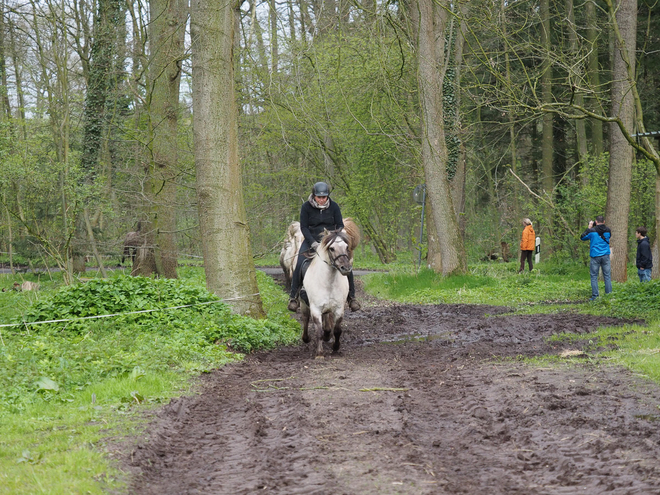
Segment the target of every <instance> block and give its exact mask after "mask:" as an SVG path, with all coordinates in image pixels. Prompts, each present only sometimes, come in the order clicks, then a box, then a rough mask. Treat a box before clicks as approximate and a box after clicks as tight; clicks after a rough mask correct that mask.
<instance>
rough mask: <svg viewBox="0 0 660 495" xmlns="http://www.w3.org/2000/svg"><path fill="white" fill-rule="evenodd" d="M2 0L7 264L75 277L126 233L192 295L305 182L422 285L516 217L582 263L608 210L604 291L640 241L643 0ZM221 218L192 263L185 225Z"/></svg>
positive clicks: (260, 234)
mask: <svg viewBox="0 0 660 495" xmlns="http://www.w3.org/2000/svg"><path fill="white" fill-rule="evenodd" d="M0 6H1V9H2V15H1V16H0V22H1V24H0V76H1V81H0V82H1V84H2V93H1V98H0V104H1V109H0V110H1V111H0V119H1V121H0V159H1V160H2V174H1V176H0V199H1V200H2V210H3V211H2V216H3V220H2V223H1V229H0V251H2V253H3V256H4V258H3V259H7V261H9V264H10V265H11V267H12V269H14V267H15V265H17V264H32V265H33V266H37V265H51V266H52V265H58V266H59V267H60V268H61V269H62V271H63V272H64V273H65V274H66V275H65V280H67V281H68V282H73V281H75V280H76V277H77V276H78V275H79V274H80V273H82V272H83V271H84V265H85V261H86V260H89V259H90V258H94V259H95V260H94V263H95V264H98V265H100V267H101V271H103V265H104V263H107V262H108V261H107V260H109V259H116V258H117V256H118V255H120V254H121V252H122V247H123V242H124V238H125V236H126V233H127V232H129V231H139V234H140V237H139V239H140V243H139V246H138V247H139V250H138V261H137V262H136V265H135V266H134V270H133V271H134V273H135V274H144V275H147V274H152V273H156V274H159V275H161V276H164V277H168V278H174V277H176V276H177V260H179V261H181V260H185V259H186V258H188V259H197V258H200V257H203V258H204V262H205V265H207V285H209V286H210V288H211V289H213V290H214V291H215V292H216V293H218V295H220V296H221V297H222V296H228V295H235V288H234V287H229V285H231V284H229V282H227V281H226V279H230V278H231V277H232V276H233V275H235V274H236V272H237V271H239V272H243V271H245V272H251V271H253V264H252V263H253V261H252V258H253V257H254V258H260V257H264V256H268V255H269V254H272V253H277V252H279V247H280V244H281V242H282V240H283V236H284V233H285V231H286V227H287V225H288V224H289V223H290V222H291V221H292V220H295V219H297V216H298V213H299V210H300V204H301V202H302V201H304V200H306V199H307V197H308V195H309V192H310V188H311V184H313V183H314V182H316V181H318V180H324V181H327V182H328V183H330V184H331V186H332V188H333V191H332V198H333V199H334V200H336V201H337V202H338V203H339V204H340V205H341V206H342V211H343V213H344V216H351V217H354V218H355V219H356V220H357V222H358V224H359V225H360V226H361V228H362V230H363V231H364V234H365V241H366V242H365V243H364V248H363V249H364V250H365V251H363V253H364V254H367V253H372V254H374V255H376V256H378V258H379V260H380V261H381V262H383V263H390V262H392V261H393V260H395V259H396V258H397V256H409V257H410V260H411V265H413V264H414V263H415V262H416V257H417V255H416V253H417V250H418V249H422V250H423V252H424V259H425V260H426V261H425V262H426V264H427V265H428V266H429V267H431V268H433V269H434V270H435V271H437V272H439V273H443V274H453V273H461V272H465V270H466V267H467V263H468V262H469V261H476V260H478V259H481V258H484V257H488V258H490V257H493V255H498V256H500V257H502V256H503V257H505V258H506V257H507V255H509V256H511V257H513V258H515V257H516V256H517V254H518V243H519V238H520V233H521V230H522V225H521V219H522V218H524V217H529V218H531V219H532V221H533V222H534V227H535V230H536V233H537V235H539V236H540V237H541V239H542V243H543V244H542V246H543V248H542V253H543V259H546V260H547V259H552V260H554V261H557V262H571V261H578V262H583V263H586V261H587V260H588V251H587V249H586V246H583V245H581V243H580V240H579V237H580V233H581V232H582V231H583V230H584V229H585V228H586V225H587V222H588V221H589V220H590V219H592V218H593V217H594V216H596V215H598V214H605V215H606V224H607V225H609V226H610V227H612V230H613V251H614V255H613V274H614V278H615V280H619V281H625V279H626V278H627V264H628V262H629V261H630V260H631V259H632V258H633V257H634V248H635V242H634V241H635V239H634V230H635V228H636V227H637V226H639V225H645V226H647V227H648V228H649V236H650V238H651V239H652V241H655V239H656V237H657V236H656V232H657V228H658V227H657V218H658V215H657V211H658V210H659V209H660V180H659V179H658V177H660V159H659V158H658V153H657V151H656V150H655V148H656V147H657V140H656V138H654V137H653V136H652V133H653V131H656V130H657V131H660V122H659V120H660V115H659V109H658V102H657V98H656V94H655V93H656V88H657V87H658V79H659V78H660V64H658V60H659V58H660V26H659V25H658V22H659V14H660V6H659V5H658V4H657V3H656V2H652V1H646V0H644V1H639V2H637V1H629V0H621V1H620V2H614V3H613V2H612V1H611V0H605V1H586V2H574V1H573V0H562V1H551V0H540V1H522V0H521V1H507V0H502V1H482V0H472V1H470V2H467V1H466V2H448V1H446V0H443V1H436V2H433V1H430V0H416V1H412V2H400V1H386V2H381V1H376V0H364V1H362V2H357V1H351V2H348V1H327V0H326V1H316V0H312V1H311V2H307V1H304V0H282V1H279V2H276V1H275V0H266V1H264V2H260V3H258V2H250V3H248V2H236V3H235V4H226V5H218V6H217V7H213V8H211V7H210V6H209V5H206V4H205V3H204V2H200V1H193V2H192V3H191V4H190V5H188V2H187V1H186V0H151V1H149V2H143V1H140V0H138V1H136V2H124V1H120V0H96V1H93V0H26V1H20V2H19V1H14V0H2V2H0ZM204 9H210V10H204ZM209 12H210V13H209ZM222 16H224V18H221V17H222ZM227 19H229V20H227ZM189 21H190V22H189ZM214 22H216V24H213V23H214ZM222 22H224V24H222ZM205 23H206V24H205ZM199 40H202V41H199ZM216 47H217V50H216V51H214V49H215V48H216ZM222 50H225V51H222ZM196 61H197V62H196ZM205 74H206V75H205ZM205 77H206V79H205ZM196 84H197V86H196ZM209 84H216V86H215V89H213V90H212V91H210V92H209V91H208V87H209V86H208V85H209ZM209 102H210V103H209ZM227 102H228V103H227ZM235 103H236V104H235ZM219 104H227V105H228V106H227V107H226V110H227V113H225V110H224V109H218V108H216V107H215V106H214V105H219ZM195 105H197V106H195ZM233 119H235V120H233ZM193 121H194V123H195V125H194V126H193ZM233 128H235V129H236V133H235V135H233V134H232V129H233ZM207 131H208V132H207ZM214 132H215V134H214ZM223 133H225V134H228V137H227V136H225V134H223ZM202 134H204V135H202ZM649 135H651V136H649ZM219 136H221V137H222V139H225V138H226V142H227V143H229V145H228V148H223V147H222V146H220V145H219V144H218V141H220V140H222V139H220V138H219ZM201 143H205V144H201ZM234 153H235V154H236V157H237V158H239V159H237V160H234V159H233V158H232V157H233V154H234ZM214 166H217V167H219V168H218V169H216V172H217V173H216V172H213V173H209V169H212V168H213V167H214ZM422 184H426V193H427V194H426V204H425V206H426V208H425V209H424V210H423V211H424V214H425V217H426V218H425V227H426V228H425V231H424V232H423V233H420V216H421V214H422V206H421V205H420V204H418V203H417V202H415V201H414V200H413V191H414V189H415V188H416V187H418V186H420V185H422ZM214 187H215V188H216V189H217V190H216V191H215V192H213V191H210V189H209V188H211V189H212V188H214ZM218 190H219V193H218V195H216V196H213V194H215V193H216V192H218ZM209 191H210V192H209ZM223 195H224V196H223ZM209 197H213V198H214V199H213V201H215V204H212V205H211V206H210V207H209V204H210V203H209V202H205V201H207V198H209ZM223 205H224V206H226V208H225V209H224V210H223V209H222V208H223ZM212 208H219V210H218V211H216V212H215V213H213V212H211V211H210V209H212ZM214 215H215V216H214ZM243 215H244V216H245V221H244V219H243ZM209 219H211V220H209ZM214 222H215V223H214ZM245 223H247V225H248V226H249V231H248V229H245V228H244V224H245ZM234 224H237V225H239V226H243V227H241V229H242V230H241V232H240V233H239V234H238V237H234V238H229V237H225V238H218V239H215V238H213V239H212V241H211V242H213V243H219V244H223V243H224V248H225V249H224V251H223V250H222V249H221V250H220V252H215V254H213V253H214V252H213V249H211V248H210V247H209V246H208V245H205V242H207V244H208V242H209V239H210V238H211V236H208V235H205V234H204V233H203V232H211V231H213V229H215V230H222V227H218V225H234ZM200 225H201V227H200ZM138 226H139V227H138ZM214 226H215V227H214ZM243 244H245V245H246V246H247V248H246V249H245V250H241V249H238V246H243ZM654 250H655V251H654V252H655V258H656V259H659V257H658V255H657V242H655V247H654ZM234 251H241V253H239V256H243V257H249V258H250V260H249V263H247V264H242V263H240V262H237V260H236V259H234V258H233V257H234V256H235V255H234V254H231V255H230V254H227V253H233V252H234ZM507 251H508V253H507ZM223 253H224V255H223ZM402 253H406V254H402ZM223 259H224V261H223ZM104 260H106V261H104ZM223 263H225V264H224V265H223ZM657 265H658V263H656V267H654V277H657V275H658V274H657ZM209 270H212V271H213V273H216V274H219V275H217V276H219V277H225V280H222V279H219V280H215V281H214V280H210V281H209V280H208V279H209V278H210V277H209V273H210V272H209ZM243 285H250V284H249V283H248V284H245V283H244V284H243ZM246 290H247V289H246ZM235 309H236V308H235ZM238 309H239V311H241V312H248V313H249V312H250V311H251V309H250V308H249V307H243V308H238ZM252 311H256V312H257V313H258V309H257V310H254V308H252Z"/></svg>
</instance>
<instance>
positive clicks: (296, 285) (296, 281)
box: [290, 239, 355, 299]
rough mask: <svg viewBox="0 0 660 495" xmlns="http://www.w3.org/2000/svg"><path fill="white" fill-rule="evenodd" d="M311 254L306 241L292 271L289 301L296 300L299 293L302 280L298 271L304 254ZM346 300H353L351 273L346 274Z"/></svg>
mask: <svg viewBox="0 0 660 495" xmlns="http://www.w3.org/2000/svg"><path fill="white" fill-rule="evenodd" d="M311 253H313V251H312V249H311V247H310V245H309V243H308V242H307V239H305V241H304V242H303V243H302V246H300V251H298V260H297V261H296V269H295V270H294V271H293V276H292V277H291V292H290V296H291V299H296V298H297V297H298V292H300V284H301V282H302V280H301V279H300V278H301V277H300V270H301V268H302V264H303V261H305V254H311ZM348 298H349V299H355V279H354V278H353V272H352V271H351V273H349V274H348Z"/></svg>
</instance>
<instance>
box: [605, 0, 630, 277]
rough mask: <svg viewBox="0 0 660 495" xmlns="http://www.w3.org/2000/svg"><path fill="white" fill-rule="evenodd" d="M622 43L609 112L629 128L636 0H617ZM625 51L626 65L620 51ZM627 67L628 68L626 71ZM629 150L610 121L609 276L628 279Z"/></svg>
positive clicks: (617, 45)
mask: <svg viewBox="0 0 660 495" xmlns="http://www.w3.org/2000/svg"><path fill="white" fill-rule="evenodd" d="M616 22H617V24H618V26H619V31H620V33H621V37H622V40H621V41H622V42H623V45H621V44H620V43H619V42H616V43H615V46H614V52H613V54H612V58H613V69H612V115H613V116H615V117H619V118H620V119H621V121H622V123H623V125H624V127H625V128H626V129H633V123H634V118H635V107H634V100H633V93H632V91H631V85H632V84H633V83H634V81H631V80H630V78H629V74H634V73H635V45H636V29H637V1H636V0H620V1H619V2H618V8H617V10H616ZM624 50H625V51H626V52H627V54H628V56H627V60H628V63H630V64H631V67H630V68H629V67H628V64H627V63H626V61H625V60H624V58H623V57H622V54H621V52H622V51H624ZM629 69H630V70H629ZM632 161H633V150H632V148H631V147H630V145H629V144H628V142H627V140H626V139H625V137H624V135H623V133H622V132H621V129H620V128H619V126H618V125H616V124H610V173H609V185H608V190H607V209H606V219H605V220H606V223H607V225H608V226H609V227H610V229H611V230H612V239H611V241H610V245H611V247H612V279H613V280H616V281H617V282H625V281H626V280H627V278H628V272H627V264H628V234H629V233H628V214H629V212H630V184H631V180H632Z"/></svg>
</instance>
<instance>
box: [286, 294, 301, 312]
mask: <svg viewBox="0 0 660 495" xmlns="http://www.w3.org/2000/svg"><path fill="white" fill-rule="evenodd" d="M299 306H300V303H299V302H298V299H297V298H295V297H292V298H291V299H289V305H288V306H287V309H288V310H289V311H293V312H294V313H295V312H296V311H298V307H299Z"/></svg>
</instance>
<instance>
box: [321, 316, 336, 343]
mask: <svg viewBox="0 0 660 495" xmlns="http://www.w3.org/2000/svg"><path fill="white" fill-rule="evenodd" d="M334 326H335V318H334V316H333V314H332V313H324V314H323V342H328V341H329V340H330V332H331V331H332V327H334Z"/></svg>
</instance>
